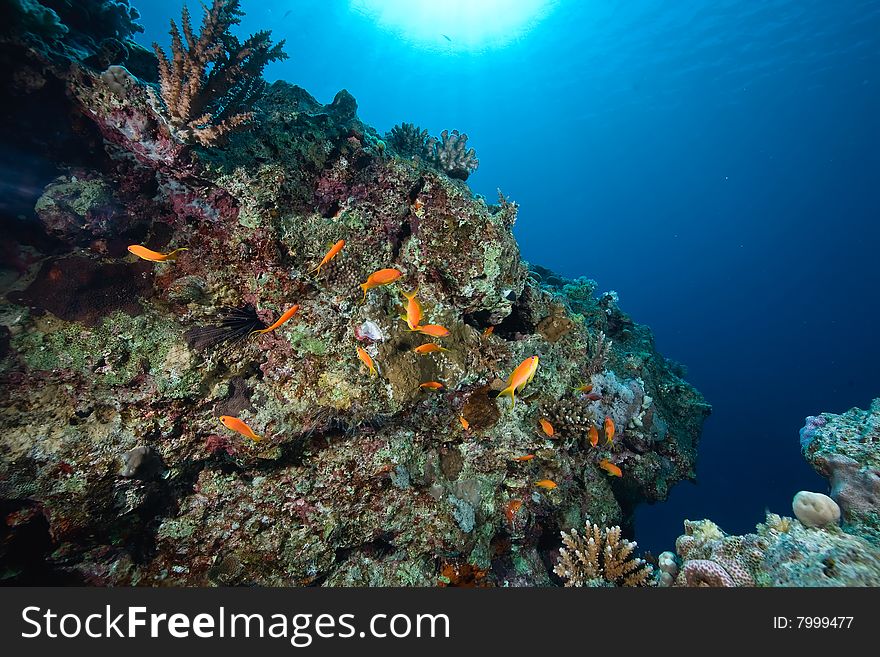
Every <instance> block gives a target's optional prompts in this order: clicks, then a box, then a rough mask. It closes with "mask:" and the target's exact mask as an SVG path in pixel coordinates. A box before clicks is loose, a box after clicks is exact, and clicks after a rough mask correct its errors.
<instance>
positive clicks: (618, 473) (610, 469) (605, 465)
mask: <svg viewBox="0 0 880 657" xmlns="http://www.w3.org/2000/svg"><path fill="white" fill-rule="evenodd" d="M599 467H600V468H602V469H603V470H604V471H605V472H607V473H608V474H610V475H611V476H612V477H622V476H623V470H621V469H620V468H619V467H617V466H616V465H614V464H613V463H612V462H611V461H609V460H608V459H602V460H601V461H599Z"/></svg>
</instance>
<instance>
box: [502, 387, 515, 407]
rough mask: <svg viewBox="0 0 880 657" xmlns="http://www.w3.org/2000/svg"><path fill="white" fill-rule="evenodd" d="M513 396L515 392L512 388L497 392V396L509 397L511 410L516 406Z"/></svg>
mask: <svg viewBox="0 0 880 657" xmlns="http://www.w3.org/2000/svg"><path fill="white" fill-rule="evenodd" d="M515 394H516V391H515V390H514V388H513V386H509V387H507V388H505V389H504V390H502V391H501V392H499V393H498V396H499V397H504V396H505V395H510V407H511V408H513V407H514V405H515V404H516V396H515Z"/></svg>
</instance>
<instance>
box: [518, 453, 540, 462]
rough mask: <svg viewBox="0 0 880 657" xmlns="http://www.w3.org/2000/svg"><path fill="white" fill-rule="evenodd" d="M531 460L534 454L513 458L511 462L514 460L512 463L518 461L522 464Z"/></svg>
mask: <svg viewBox="0 0 880 657" xmlns="http://www.w3.org/2000/svg"><path fill="white" fill-rule="evenodd" d="M533 458H535V455H534V454H523V455H522V456H516V457H514V459H513V460H514V461H519V462H521V463H522V462H524V461H531V460H532V459H533Z"/></svg>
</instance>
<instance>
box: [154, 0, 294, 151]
mask: <svg viewBox="0 0 880 657" xmlns="http://www.w3.org/2000/svg"><path fill="white" fill-rule="evenodd" d="M239 5H240V2H239V0H214V3H213V5H211V7H210V8H206V11H205V17H204V22H203V23H202V29H201V32H200V33H199V35H198V36H196V35H195V33H194V32H193V29H192V23H191V20H190V15H189V10H188V9H187V8H186V7H185V6H184V8H183V14H182V16H181V21H180V22H181V27H180V28H178V27H177V24H176V23H175V22H174V21H171V32H170V34H171V59H170V60H169V58H168V56H167V55H166V54H165V52H164V51H163V50H162V48H161V47H160V46H159V45H158V44H155V43H154V44H153V49H154V50H155V52H156V57H157V58H158V60H159V85H160V89H161V97H162V104H163V107H164V112H163V114H164V115H165V117H166V118H167V120H168V122H169V123H170V124H171V125H172V126H173V127H174V128H175V129H176V131H177V133H178V134H179V135H180V136H181V137H182V138H184V139H188V138H190V137H192V138H193V139H195V140H196V141H197V142H198V143H200V144H201V145H202V146H210V145H212V144H213V143H214V142H216V141H217V139H219V138H220V137H222V136H223V135H225V134H227V133H228V132H231V131H232V130H235V129H237V128H240V127H241V126H242V125H244V124H245V123H247V122H248V121H250V120H251V119H252V118H253V113H252V112H250V111H248V108H249V107H250V106H251V104H252V103H253V101H254V100H255V99H256V98H257V96H258V95H259V94H260V93H261V92H262V91H263V87H264V86H265V83H264V82H263V77H262V73H263V68H264V67H265V66H266V64H268V63H269V62H273V61H277V60H282V59H286V58H287V55H286V54H285V53H284V52H283V51H282V47H283V46H284V41H281V42H280V43H278V44H275V45H272V42H271V40H270V38H269V37H270V32H268V31H261V32H257V33H256V34H254V35H252V36H250V37H248V38H247V39H246V40H245V42H244V43H240V42H239V41H238V39H237V38H236V37H235V36H234V35H233V34H232V33H231V32H230V31H229V30H230V27H232V26H233V25H236V24H238V23H239V22H240V18H239V17H240V16H241V15H242V12H241V9H240V7H239ZM181 31H182V32H183V36H181ZM184 41H185V43H184Z"/></svg>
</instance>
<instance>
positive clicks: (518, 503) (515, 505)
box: [504, 500, 522, 525]
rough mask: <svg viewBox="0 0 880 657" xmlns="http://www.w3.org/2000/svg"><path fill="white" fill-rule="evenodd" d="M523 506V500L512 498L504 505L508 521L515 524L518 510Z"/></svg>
mask: <svg viewBox="0 0 880 657" xmlns="http://www.w3.org/2000/svg"><path fill="white" fill-rule="evenodd" d="M520 508H522V500H510V501H509V502H508V503H507V504H506V505H505V507H504V515H505V517H507V522H509V523H510V524H511V525H512V524H513V518H514V516H516V512H517V511H519V510H520Z"/></svg>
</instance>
